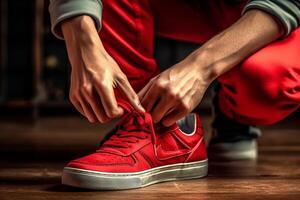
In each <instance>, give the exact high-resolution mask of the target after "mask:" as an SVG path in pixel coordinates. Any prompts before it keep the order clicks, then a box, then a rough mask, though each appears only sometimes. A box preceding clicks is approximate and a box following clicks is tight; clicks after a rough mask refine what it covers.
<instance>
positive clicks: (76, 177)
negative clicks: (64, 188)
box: [62, 160, 208, 190]
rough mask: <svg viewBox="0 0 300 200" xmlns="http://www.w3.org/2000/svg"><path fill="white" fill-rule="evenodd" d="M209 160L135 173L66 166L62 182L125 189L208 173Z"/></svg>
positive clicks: (101, 188)
mask: <svg viewBox="0 0 300 200" xmlns="http://www.w3.org/2000/svg"><path fill="white" fill-rule="evenodd" d="M207 170H208V162H207V160H203V161H197V162H190V163H179V164H173V165H167V166H162V167H156V168H153V169H149V170H145V171H142V172H135V173H106V172H97V171H91V170H83V169H77V168H70V167H65V168H64V170H63V175H62V184H64V185H69V186H73V187H80V188H86V189H92V190H124V189H133V188H140V187H145V186H148V185H152V184H155V183H160V182H165V181H174V180H185V179H196V178H201V177H204V176H206V175H207Z"/></svg>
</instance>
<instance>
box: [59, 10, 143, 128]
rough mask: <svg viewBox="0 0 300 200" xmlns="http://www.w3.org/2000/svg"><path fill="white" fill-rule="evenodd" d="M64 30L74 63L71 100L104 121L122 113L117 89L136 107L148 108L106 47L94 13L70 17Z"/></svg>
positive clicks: (90, 117) (83, 111)
mask: <svg viewBox="0 0 300 200" xmlns="http://www.w3.org/2000/svg"><path fill="white" fill-rule="evenodd" d="M62 31H63V34H64V38H65V41H66V46H67V50H68V56H69V60H70V62H71V66H72V71H71V86H70V100H71V102H72V104H73V105H74V106H75V108H76V109H77V110H78V111H79V112H80V113H81V114H82V115H84V116H85V117H86V118H87V119H88V120H89V121H90V122H96V121H99V122H101V123H104V122H107V121H109V120H111V119H113V118H116V117H119V116H121V115H122V114H123V110H122V108H121V107H119V106H118V104H117V101H116V97H115V91H114V89H119V90H120V91H121V92H122V93H123V94H124V96H125V97H126V98H127V99H128V101H129V102H130V103H131V104H132V106H133V107H134V108H136V109H137V110H139V111H144V109H143V108H142V106H141V104H140V103H139V98H138V96H137V94H136V93H135V92H134V90H133V89H132V87H131V85H130V83H129V81H128V79H127V77H126V76H125V74H124V73H123V72H122V71H121V70H120V68H119V66H118V64H117V63H116V62H115V61H114V59H113V58H112V57H111V56H110V55H109V54H108V53H107V52H106V51H105V49H104V47H103V45H102V43H101V40H100V38H99V36H98V33H97V31H96V28H95V25H94V22H93V20H92V19H91V18H90V17H88V16H80V17H76V18H73V19H71V20H69V21H66V22H64V23H63V24H62Z"/></svg>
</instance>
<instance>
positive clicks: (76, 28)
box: [61, 16, 106, 66]
mask: <svg viewBox="0 0 300 200" xmlns="http://www.w3.org/2000/svg"><path fill="white" fill-rule="evenodd" d="M61 28H62V33H63V36H64V39H65V42H66V46H67V50H68V55H69V58H70V61H71V65H72V66H77V65H79V64H80V63H77V62H74V61H76V60H77V59H76V58H73V56H78V54H80V55H81V56H82V58H85V57H90V56H92V55H90V54H94V53H95V52H97V53H99V54H98V55H94V59H98V58H99V57H100V55H101V54H104V53H105V52H106V51H105V50H104V47H103V45H102V43H101V40H100V38H99V35H98V32H97V29H96V27H95V24H94V21H93V20H92V18H91V17H89V16H78V17H75V18H71V19H68V20H65V21H64V22H63V23H62V25H61ZM75 51H76V53H75ZM87 54H89V55H87ZM72 62H74V63H72Z"/></svg>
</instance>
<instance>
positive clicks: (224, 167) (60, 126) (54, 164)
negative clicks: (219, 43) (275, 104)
mask: <svg viewBox="0 0 300 200" xmlns="http://www.w3.org/2000/svg"><path fill="white" fill-rule="evenodd" d="M204 119H205V120H204V121H205V127H206V130H207V132H209V131H210V129H209V122H210V119H209V118H207V117H205V118H204ZM100 129H101V130H103V127H99V126H98V125H89V124H88V123H86V122H85V121H83V120H81V119H79V118H75V117H63V118H62V117H61V118H44V119H42V120H41V121H39V122H38V123H37V124H34V125H32V124H31V125H30V124H26V123H24V124H23V123H20V122H19V121H18V122H0V153H1V156H0V200H6V199H31V200H35V199H60V200H73V199H74V200H75V199H76V200H81V199H89V200H94V199H95V200H102V199H103V200H106V199H126V200H147V199H160V200H163V199H173V200H174V199H197V200H202V199H203V200H205V199H224V200H227V199H244V200H247V199H252V200H253V199H283V200H287V199H295V200H299V199H300V121H299V118H297V117H295V118H291V119H288V120H286V121H284V122H282V123H280V124H278V125H276V126H272V127H263V136H262V137H261V138H260V140H259V158H258V160H257V161H243V162H242V161H239V162H227V163H222V162H219V163H218V162H210V163H209V164H210V168H209V176H208V177H206V178H203V179H198V180H191V181H176V182H168V183H162V184H157V185H153V186H149V187H146V188H142V189H137V190H126V191H106V192H94V191H88V190H80V189H74V188H69V187H66V186H63V185H61V184H60V176H61V170H62V168H63V166H64V163H65V162H66V161H68V160H70V159H73V158H75V157H78V156H81V155H84V154H86V153H88V152H91V151H93V150H94V149H95V145H96V144H97V143H98V141H99V140H100V139H101V138H102V137H103V134H101V133H100V131H99V130H100ZM104 132H105V131H104Z"/></svg>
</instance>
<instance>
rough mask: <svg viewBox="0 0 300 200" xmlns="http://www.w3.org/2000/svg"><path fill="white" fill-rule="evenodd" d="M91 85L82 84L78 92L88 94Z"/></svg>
mask: <svg viewBox="0 0 300 200" xmlns="http://www.w3.org/2000/svg"><path fill="white" fill-rule="evenodd" d="M91 88H92V87H91V85H89V84H84V85H83V86H82V87H81V88H80V91H81V92H83V93H90V91H91Z"/></svg>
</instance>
